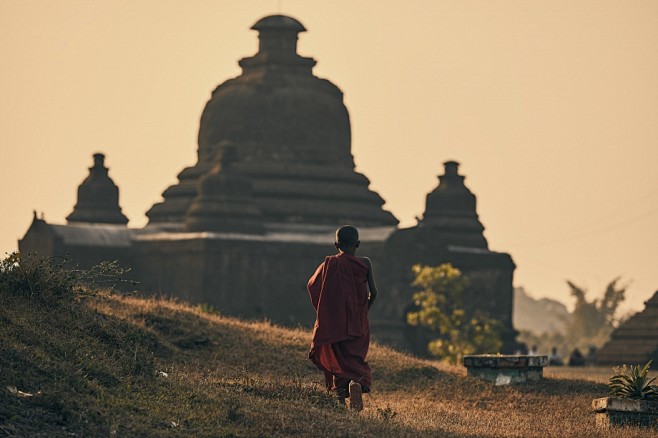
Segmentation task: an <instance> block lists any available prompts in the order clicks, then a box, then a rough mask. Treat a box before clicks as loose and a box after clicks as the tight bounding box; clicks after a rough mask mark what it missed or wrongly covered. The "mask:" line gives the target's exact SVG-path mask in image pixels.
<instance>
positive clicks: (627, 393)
mask: <svg viewBox="0 0 658 438" xmlns="http://www.w3.org/2000/svg"><path fill="white" fill-rule="evenodd" d="M651 362H652V361H649V362H647V363H646V365H644V366H643V367H642V368H640V365H633V366H631V368H630V370H629V369H628V368H627V367H626V365H624V366H623V367H621V369H620V368H616V369H615V371H616V372H617V374H615V375H614V376H612V377H611V378H610V382H609V383H608V387H609V389H610V392H609V394H610V395H612V396H615V397H619V398H632V399H640V400H658V386H655V385H652V383H653V382H654V381H655V380H656V378H655V377H652V378H651V379H649V378H648V376H647V373H648V372H649V367H650V366H651Z"/></svg>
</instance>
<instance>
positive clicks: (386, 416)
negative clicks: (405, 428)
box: [377, 404, 398, 421]
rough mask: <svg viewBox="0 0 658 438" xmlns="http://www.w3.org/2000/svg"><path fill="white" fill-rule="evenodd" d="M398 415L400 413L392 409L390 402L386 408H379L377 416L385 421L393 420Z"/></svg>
mask: <svg viewBox="0 0 658 438" xmlns="http://www.w3.org/2000/svg"><path fill="white" fill-rule="evenodd" d="M397 415H398V413H397V412H395V411H394V410H393V409H391V406H390V405H388V404H387V405H386V408H385V409H382V408H377V416H378V417H379V418H381V419H382V420H383V421H392V420H393V419H394V418H395V417H396V416H397Z"/></svg>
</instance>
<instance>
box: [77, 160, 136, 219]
mask: <svg viewBox="0 0 658 438" xmlns="http://www.w3.org/2000/svg"><path fill="white" fill-rule="evenodd" d="M66 220H67V221H68V222H69V223H71V222H85V223H101V224H122V225H125V224H127V223H128V218H127V217H126V216H125V215H124V214H123V213H121V207H119V188H118V187H117V186H116V184H114V181H112V179H111V178H110V177H109V175H108V168H107V167H105V155H103V154H94V165H93V166H92V167H90V168H89V176H87V178H85V180H84V181H83V182H82V184H80V186H79V187H78V202H77V204H76V205H75V207H74V208H73V212H72V213H71V214H70V215H68V217H67V218H66Z"/></svg>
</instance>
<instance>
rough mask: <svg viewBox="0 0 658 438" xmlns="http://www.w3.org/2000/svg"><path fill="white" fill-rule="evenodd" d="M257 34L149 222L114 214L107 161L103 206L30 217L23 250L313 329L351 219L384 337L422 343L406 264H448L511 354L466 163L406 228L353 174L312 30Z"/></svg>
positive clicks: (337, 102) (449, 168)
mask: <svg viewBox="0 0 658 438" xmlns="http://www.w3.org/2000/svg"><path fill="white" fill-rule="evenodd" d="M253 29H255V30H257V31H259V33H260V36H259V38H260V46H259V51H258V53H257V54H256V55H255V56H252V57H249V58H245V59H242V60H241V61H240V66H241V67H242V70H243V71H242V74H241V75H240V76H238V77H236V78H234V79H230V80H228V81H226V82H224V83H222V84H221V85H220V86H218V87H217V88H216V89H215V90H214V91H213V93H212V96H211V99H210V101H209V102H208V103H207V105H206V108H205V110H204V112H203V115H202V117H201V124H200V129H199V142H198V160H197V163H196V164H195V165H194V166H191V167H188V168H186V169H184V170H183V171H182V172H181V173H180V174H179V175H178V179H179V182H178V183H177V184H175V185H173V186H171V187H169V188H168V189H166V190H165V191H164V193H163V195H162V196H163V201H162V202H158V203H156V204H155V205H153V206H152V207H151V209H150V210H148V212H147V216H148V217H149V223H148V225H147V226H146V227H145V228H143V229H131V228H128V227H127V226H126V225H125V222H123V221H121V220H118V219H117V214H116V212H117V211H118V212H119V214H120V208H119V203H118V193H116V194H115V193H114V191H112V190H110V189H107V187H110V186H112V187H116V186H114V183H113V182H112V181H111V180H110V179H109V176H108V175H107V169H105V168H104V166H103V163H102V160H100V164H99V162H97V163H96V164H95V165H94V167H92V169H91V174H90V178H88V180H89V179H92V180H94V178H95V177H94V175H96V174H97V173H103V172H104V173H103V174H104V180H103V181H104V183H103V184H104V187H106V190H105V191H103V190H98V191H97V194H96V195H95V197H96V198H97V201H98V202H99V204H98V206H97V207H96V206H95V205H96V204H94V205H92V204H87V203H83V202H82V201H83V198H84V199H87V198H86V197H85V196H86V195H84V196H83V194H84V193H86V190H87V189H86V187H87V186H88V185H89V184H88V183H87V181H88V180H85V182H84V183H83V185H82V186H81V188H80V199H79V202H78V205H76V208H75V210H74V213H72V214H71V215H70V216H69V218H68V219H69V223H68V224H67V225H55V224H48V223H46V222H45V221H43V220H42V219H38V218H36V216H35V218H34V220H33V222H32V225H31V226H30V228H29V230H28V231H27V233H26V235H25V237H24V238H23V239H22V240H21V241H20V242H19V247H20V250H21V251H32V250H37V251H39V252H40V253H41V254H45V255H54V254H57V255H60V254H65V253H69V254H71V256H72V257H73V258H74V259H75V260H77V261H79V262H80V263H81V264H83V265H89V264H93V263H96V262H98V261H100V260H104V259H112V260H114V259H117V260H119V262H120V263H121V264H122V265H124V266H129V267H131V268H132V270H133V271H132V272H133V275H134V277H135V279H136V280H139V281H140V283H141V286H140V288H141V289H142V290H143V291H144V292H145V293H160V294H165V295H173V296H177V297H180V298H183V299H187V300H190V301H192V302H199V303H208V304H212V305H213V306H215V307H217V308H219V309H220V310H221V311H222V312H224V313H227V314H232V315H237V316H242V317H248V318H261V317H267V318H269V319H270V320H272V321H274V322H277V323H282V324H288V325H294V324H300V323H301V324H304V325H310V324H311V323H312V321H313V319H314V314H313V311H312V308H311V306H310V303H309V300H308V297H307V293H306V290H305V286H306V281H307V279H308V278H309V277H310V275H311V274H312V273H313V271H314V269H315V268H316V267H317V265H318V264H319V263H320V262H321V261H322V260H323V258H324V256H325V255H328V254H332V253H334V252H335V249H334V248H333V245H332V244H333V239H334V236H333V232H334V231H335V229H336V228H337V227H339V226H340V225H343V224H348V223H349V224H352V225H355V226H356V227H358V228H359V230H360V232H361V240H362V245H361V247H360V253H362V254H366V255H368V256H370V257H371V258H372V259H373V260H374V263H375V269H376V274H377V277H378V282H379V284H380V289H381V291H382V292H381V294H382V295H381V297H380V299H379V300H378V301H377V304H376V305H375V306H374V307H373V311H372V314H371V322H372V333H373V335H374V336H375V337H376V338H378V339H380V340H382V341H384V342H388V343H391V344H394V345H398V346H406V347H410V348H414V349H415V350H416V351H422V350H424V349H425V343H424V340H423V338H422V333H421V334H419V333H417V332H413V331H407V330H406V329H405V327H406V323H405V321H406V320H405V314H406V311H407V309H408V307H409V305H410V304H411V303H410V301H411V289H410V286H409V284H410V282H411V266H413V265H414V264H416V263H423V264H430V265H436V264H440V263H444V262H451V263H453V264H454V265H455V266H456V267H458V268H460V269H461V270H462V271H463V272H465V273H466V274H467V275H468V276H469V277H470V279H471V281H470V284H469V288H468V289H467V291H466V292H465V294H464V298H465V303H466V306H467V307H468V310H474V309H480V310H484V311H486V312H487V313H489V314H490V315H491V316H493V317H495V318H497V319H499V320H500V321H501V322H502V325H503V330H504V333H503V335H504V347H503V350H504V351H509V352H512V351H515V350H516V349H517V348H518V347H519V346H518V345H517V344H516V343H515V341H514V338H515V335H516V332H515V331H514V329H513V327H512V322H511V316H512V297H513V291H512V276H513V272H514V268H515V266H514V263H513V262H512V259H511V258H510V256H509V255H508V254H504V253H496V252H492V251H490V250H489V249H488V245H487V241H486V239H485V238H484V236H483V234H482V233H483V230H484V227H483V226H482V224H481V223H480V221H479V219H478V216H477V213H476V200H475V196H474V195H473V194H472V193H471V192H470V191H469V190H468V188H466V186H465V185H464V177H463V176H462V175H460V174H459V172H458V163H456V162H454V161H449V162H447V163H445V170H444V174H443V175H441V176H440V177H439V179H440V183H439V185H438V186H437V188H436V189H435V190H434V191H433V192H432V193H430V194H429V195H428V196H427V206H426V210H425V214H424V216H423V218H422V219H421V220H420V221H419V223H418V225H417V226H415V227H412V228H407V229H398V228H397V223H398V221H397V219H396V218H395V217H394V216H393V215H392V214H391V213H390V212H388V211H386V210H384V209H383V208H382V206H383V204H384V201H383V199H382V198H381V197H380V196H379V195H378V194H377V193H375V192H373V191H372V190H370V189H369V188H368V185H369V181H368V179H367V178H366V177H365V176H364V175H362V174H360V173H358V172H356V171H355V170H354V167H355V166H354V159H353V156H352V154H351V143H350V142H351V139H350V123H349V115H348V112H347V109H346V108H345V105H344V104H343V100H342V93H341V91H340V90H339V89H338V88H337V87H336V86H335V85H333V84H332V83H331V82H329V81H327V80H325V79H320V78H318V77H316V76H314V75H313V73H312V68H313V66H314V65H315V61H314V60H313V59H311V58H305V57H301V56H299V55H298V54H297V53H296V43H297V35H298V33H299V32H303V31H304V30H305V29H304V27H303V26H302V25H301V23H299V22H298V21H297V20H294V19H292V18H290V17H285V16H279V15H277V16H270V17H266V18H263V19H262V20H260V21H258V22H257V23H256V24H255V25H254V26H253ZM101 168H102V169H105V170H102V169H101ZM83 187H85V190H83ZM83 206H84V212H85V214H84V215H82V211H83ZM110 211H112V212H113V213H112V214H110V213H108V212H110ZM96 213H98V214H96ZM81 221H83V222H81ZM405 335H406V336H405Z"/></svg>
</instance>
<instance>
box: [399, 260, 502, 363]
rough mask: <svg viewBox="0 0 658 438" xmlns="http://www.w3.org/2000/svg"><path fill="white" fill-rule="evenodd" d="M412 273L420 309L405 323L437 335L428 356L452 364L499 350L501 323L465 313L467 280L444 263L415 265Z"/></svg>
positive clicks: (411, 314) (456, 270)
mask: <svg viewBox="0 0 658 438" xmlns="http://www.w3.org/2000/svg"><path fill="white" fill-rule="evenodd" d="M412 271H413V273H414V275H415V279H414V281H413V283H412V285H413V286H416V287H418V288H420V291H418V292H416V293H414V295H413V299H414V302H415V304H416V306H418V307H419V309H418V310H417V311H413V312H409V313H408V314H407V322H408V323H409V324H410V325H414V326H422V327H425V328H428V329H430V330H431V331H432V332H434V333H436V334H438V337H437V338H436V339H434V340H433V341H431V342H430V343H429V344H428V350H429V352H430V354H432V355H433V356H437V357H439V358H441V359H444V360H447V361H449V362H451V363H453V364H455V363H459V362H460V361H461V359H462V357H463V356H464V355H467V354H480V353H492V352H497V351H498V350H499V349H500V347H501V345H502V342H501V340H500V323H499V322H498V321H496V320H494V319H492V318H489V317H488V316H486V315H484V314H482V313H481V312H479V311H476V312H473V314H470V315H469V314H467V313H466V311H465V310H464V308H463V302H462V292H463V291H464V288H465V287H466V285H467V284H468V279H467V278H466V277H465V276H463V275H462V273H461V272H460V271H459V270H458V269H456V268H454V267H453V266H452V265H451V264H449V263H445V264H443V265H439V266H436V267H431V266H421V265H415V266H414V267H413V268H412Z"/></svg>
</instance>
